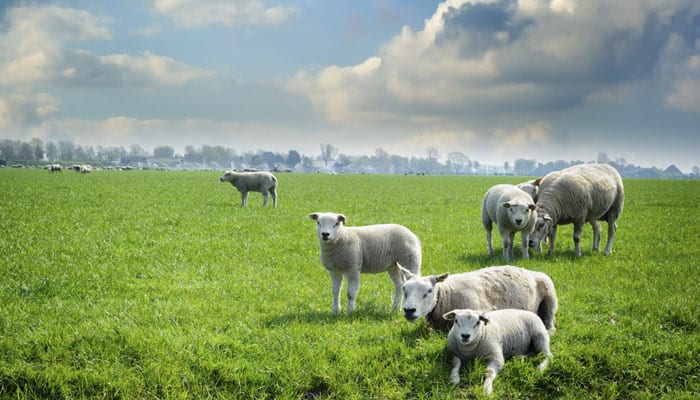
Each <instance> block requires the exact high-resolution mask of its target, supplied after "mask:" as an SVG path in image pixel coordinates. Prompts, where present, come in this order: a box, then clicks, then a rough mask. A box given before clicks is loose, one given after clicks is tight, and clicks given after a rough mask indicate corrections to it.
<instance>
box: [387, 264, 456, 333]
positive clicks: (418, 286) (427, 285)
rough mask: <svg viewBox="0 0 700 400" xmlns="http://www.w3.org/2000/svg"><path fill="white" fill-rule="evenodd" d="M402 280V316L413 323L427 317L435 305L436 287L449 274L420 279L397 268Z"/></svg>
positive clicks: (405, 270) (403, 269)
mask: <svg viewBox="0 0 700 400" xmlns="http://www.w3.org/2000/svg"><path fill="white" fill-rule="evenodd" d="M399 268H400V269H401V275H402V277H403V280H404V284H403V316H404V318H406V319H407V320H409V321H411V322H413V321H415V320H417V319H418V318H420V317H424V316H426V315H428V314H429V313H430V312H431V311H432V310H433V308H435V303H437V290H436V287H435V286H436V285H437V284H438V282H442V281H444V280H445V279H447V277H448V276H449V274H447V273H445V274H442V275H431V276H425V277H422V276H420V275H417V274H414V273H412V272H411V271H409V270H407V269H405V268H403V267H401V266H399Z"/></svg>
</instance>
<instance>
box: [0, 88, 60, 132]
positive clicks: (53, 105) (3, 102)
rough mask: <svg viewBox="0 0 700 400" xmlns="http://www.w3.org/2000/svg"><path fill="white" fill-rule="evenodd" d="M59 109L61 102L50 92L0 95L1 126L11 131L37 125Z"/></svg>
mask: <svg viewBox="0 0 700 400" xmlns="http://www.w3.org/2000/svg"><path fill="white" fill-rule="evenodd" d="M59 110H60V102H59V101H58V99H56V98H55V97H53V96H51V95H50V94H48V93H39V94H27V93H13V94H9V95H4V96H0V128H2V129H5V130H8V131H11V130H14V129H18V128H23V127H25V126H32V125H37V124H40V122H41V121H42V120H43V119H45V118H47V117H49V116H51V115H53V114H55V113H57V112H58V111H59Z"/></svg>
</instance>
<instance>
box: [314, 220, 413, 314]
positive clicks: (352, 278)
mask: <svg viewBox="0 0 700 400" xmlns="http://www.w3.org/2000/svg"><path fill="white" fill-rule="evenodd" d="M309 218H311V219H313V220H315V221H316V231H317V234H318V243H319V247H320V252H321V263H322V264H323V266H324V268H325V269H326V270H327V271H328V274H329V275H330V277H331V290H332V294H333V306H332V310H333V312H334V313H338V312H340V287H341V286H342V283H343V276H344V277H345V279H346V281H347V295H348V307H347V313H348V314H350V313H351V312H352V311H353V310H354V309H355V300H356V298H357V291H358V290H359V287H360V273H379V272H384V271H386V272H388V273H389V277H391V280H392V282H393V283H394V297H393V303H392V306H393V308H394V309H395V308H398V307H399V306H400V305H401V287H402V285H403V277H402V274H401V272H400V271H399V264H401V265H403V266H405V269H406V270H408V271H411V272H414V273H420V266H421V245H420V240H419V239H418V237H417V236H416V235H415V234H414V233H413V232H411V231H410V230H409V229H408V228H406V227H405V226H402V225H397V224H380V225H366V226H347V227H346V226H345V222H346V218H345V215H343V214H335V213H328V212H326V213H311V214H309Z"/></svg>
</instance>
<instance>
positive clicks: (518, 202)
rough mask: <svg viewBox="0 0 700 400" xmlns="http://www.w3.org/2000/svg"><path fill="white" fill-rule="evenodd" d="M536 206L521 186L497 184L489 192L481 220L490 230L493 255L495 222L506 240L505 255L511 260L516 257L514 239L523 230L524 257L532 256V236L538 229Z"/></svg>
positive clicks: (488, 230)
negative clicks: (492, 238)
mask: <svg viewBox="0 0 700 400" xmlns="http://www.w3.org/2000/svg"><path fill="white" fill-rule="evenodd" d="M536 208H537V207H536V206H535V202H534V201H533V200H532V197H530V195H529V194H527V193H525V192H524V191H522V190H521V189H519V188H518V187H517V186H513V185H505V184H501V185H495V186H493V187H491V188H490V189H489V190H488V191H487V192H486V195H484V201H483V203H482V206H481V223H482V224H483V225H484V229H485V230H486V248H487V249H488V252H489V256H492V255H493V246H492V245H491V231H492V229H493V224H494V223H495V224H496V225H497V226H498V233H500V234H501V239H502V240H503V259H504V260H506V261H507V260H510V259H513V258H514V257H515V254H514V249H513V247H514V246H513V241H514V240H515V233H516V232H520V236H521V239H522V246H521V249H522V255H523V258H528V257H529V252H528V245H529V236H530V234H532V231H534V230H535V223H536V222H537V211H536Z"/></svg>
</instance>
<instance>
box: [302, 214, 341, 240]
mask: <svg viewBox="0 0 700 400" xmlns="http://www.w3.org/2000/svg"><path fill="white" fill-rule="evenodd" d="M309 218H311V219H313V220H315V221H316V232H317V233H318V239H319V240H320V241H323V242H332V241H334V240H335V239H337V238H338V231H339V230H340V229H342V227H343V224H344V223H345V215H343V214H335V213H329V212H326V213H311V214H309Z"/></svg>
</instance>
